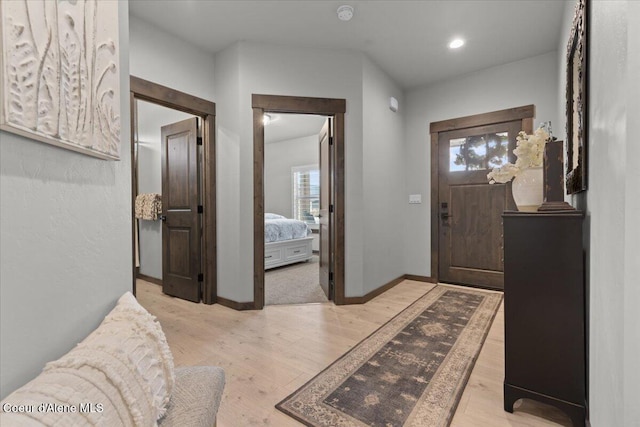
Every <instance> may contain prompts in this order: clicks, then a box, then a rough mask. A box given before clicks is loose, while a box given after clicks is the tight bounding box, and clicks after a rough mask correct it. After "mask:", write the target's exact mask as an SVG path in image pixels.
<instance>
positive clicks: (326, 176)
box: [318, 119, 333, 300]
mask: <svg viewBox="0 0 640 427" xmlns="http://www.w3.org/2000/svg"><path fill="white" fill-rule="evenodd" d="M318 138H319V140H320V156H319V159H320V215H319V216H320V227H319V229H320V287H321V288H322V290H323V291H324V293H325V294H326V295H327V298H328V299H330V300H331V299H333V287H332V286H331V265H332V260H331V255H332V253H331V215H332V212H331V173H330V171H331V119H327V121H326V122H325V124H324V126H323V127H322V130H321V131H320V134H319V136H318Z"/></svg>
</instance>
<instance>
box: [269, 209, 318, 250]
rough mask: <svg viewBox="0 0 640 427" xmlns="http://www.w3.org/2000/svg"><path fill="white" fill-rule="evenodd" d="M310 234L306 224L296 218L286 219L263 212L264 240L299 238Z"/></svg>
mask: <svg viewBox="0 0 640 427" xmlns="http://www.w3.org/2000/svg"><path fill="white" fill-rule="evenodd" d="M309 234H311V230H310V229H309V227H308V226H307V224H306V223H305V222H303V221H298V220H297V219H288V218H285V217H283V216H281V215H277V214H265V220H264V242H265V243H270V242H280V241H283V240H292V239H301V238H303V237H307V236H308V235H309Z"/></svg>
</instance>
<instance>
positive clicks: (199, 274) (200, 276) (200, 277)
mask: <svg viewBox="0 0 640 427" xmlns="http://www.w3.org/2000/svg"><path fill="white" fill-rule="evenodd" d="M198 282H204V274H202V273H198Z"/></svg>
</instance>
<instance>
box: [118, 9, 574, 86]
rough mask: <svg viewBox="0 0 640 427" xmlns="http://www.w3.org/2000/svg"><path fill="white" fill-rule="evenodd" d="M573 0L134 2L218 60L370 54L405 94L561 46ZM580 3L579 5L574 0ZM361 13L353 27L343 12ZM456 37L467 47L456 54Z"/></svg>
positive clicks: (140, 12) (140, 13)
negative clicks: (256, 48) (254, 45)
mask: <svg viewBox="0 0 640 427" xmlns="http://www.w3.org/2000/svg"><path fill="white" fill-rule="evenodd" d="M565 1H566V0H423V1H420V0H413V1H402V0H396V1H382V0H379V1H348V0H344V1H331V0H323V1H317V0H315V1H314V0H297V1H270V0H257V1H255V0H254V1H244V0H234V1H223V0H215V1H211V0H180V1H166V0H130V2H129V8H130V12H131V14H133V15H134V16H136V17H138V18H140V19H143V20H145V21H147V22H150V23H152V24H155V25H156V26H159V27H161V28H163V29H164V30H166V31H167V32H169V33H171V34H173V35H175V36H177V37H179V38H181V39H183V40H186V41H188V42H190V43H192V44H194V45H196V46H198V47H200V48H201V49H203V50H205V51H208V52H210V53H212V54H215V53H216V52H219V51H221V50H223V49H225V48H227V47H229V46H231V45H233V44H234V43H236V42H237V41H252V42H263V43H273V44H280V45H291V46H299V47H310V48H330V49H352V50H357V51H362V52H364V53H365V54H366V55H367V56H368V57H369V58H370V59H371V60H372V61H373V62H375V63H376V64H377V65H378V66H379V67H381V68H382V69H383V70H384V71H385V72H386V73H387V74H389V76H390V77H391V78H392V79H393V80H395V81H396V83H398V84H399V85H400V86H401V87H402V88H403V89H411V88H415V87H418V86H423V85H428V84H431V83H434V82H437V81H439V80H443V79H446V78H450V77H453V76H457V75H462V74H466V73H470V72H473V71H477V70H481V69H484V68H488V67H492V66H495V65H499V64H505V63H508V62H512V61H517V60H519V59H524V58H527V57H531V56H535V55H539V54H543V53H546V52H550V51H553V50H556V48H557V43H558V40H559V37H560V28H561V23H562V19H563V11H564V3H565ZM569 1H573V0H569ZM343 4H349V5H351V6H353V7H354V8H355V12H354V17H353V19H352V20H351V21H349V22H343V21H340V20H338V18H337V14H336V10H337V8H338V7H339V6H340V5H343ZM454 37H463V38H464V39H466V42H467V43H466V45H465V46H463V47H462V48H460V49H458V50H450V49H448V47H447V44H448V43H449V41H450V40H451V39H453V38H454Z"/></svg>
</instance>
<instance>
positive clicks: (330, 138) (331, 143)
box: [329, 136, 333, 145]
mask: <svg viewBox="0 0 640 427" xmlns="http://www.w3.org/2000/svg"><path fill="white" fill-rule="evenodd" d="M329 145H333V137H332V136H330V137H329Z"/></svg>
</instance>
